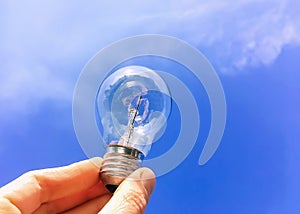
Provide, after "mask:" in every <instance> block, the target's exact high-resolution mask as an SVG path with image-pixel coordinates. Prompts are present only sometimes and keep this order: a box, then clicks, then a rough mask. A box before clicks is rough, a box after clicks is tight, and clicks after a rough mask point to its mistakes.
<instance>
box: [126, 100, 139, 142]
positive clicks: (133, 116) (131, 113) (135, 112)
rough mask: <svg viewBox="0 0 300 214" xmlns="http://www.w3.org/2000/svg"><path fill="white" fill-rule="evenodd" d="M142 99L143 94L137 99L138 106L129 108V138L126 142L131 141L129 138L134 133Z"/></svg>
mask: <svg viewBox="0 0 300 214" xmlns="http://www.w3.org/2000/svg"><path fill="white" fill-rule="evenodd" d="M141 100H142V95H140V96H139V98H138V101H137V107H136V108H130V110H129V120H128V133H127V139H126V141H127V142H126V143H127V144H128V143H129V140H130V138H131V136H132V134H133V130H134V121H135V119H136V116H137V115H138V112H139V111H138V110H139V107H140V104H141Z"/></svg>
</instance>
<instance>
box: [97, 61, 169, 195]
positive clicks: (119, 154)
mask: <svg viewBox="0 0 300 214" xmlns="http://www.w3.org/2000/svg"><path fill="white" fill-rule="evenodd" d="M170 108H171V98H170V94H169V90H168V87H167V85H166V83H165V82H164V81H163V79H162V78H161V77H160V76H159V75H158V74H157V73H156V72H154V71H153V70H151V69H149V68H146V67H142V66H127V67H123V68H120V69H118V70H117V71H115V72H114V73H112V74H111V75H110V76H108V77H107V78H106V79H105V80H104V81H103V82H102V84H101V86H100V88H99V91H98V94H97V100H96V114H97V117H98V119H99V121H101V125H102V129H103V130H101V128H100V130H101V131H102V135H103V139H104V141H105V142H106V143H107V144H108V145H107V147H106V148H107V153H106V155H105V156H104V161H103V165H102V168H101V178H102V180H103V182H104V183H105V185H106V186H107V188H108V189H109V190H110V191H112V192H113V191H114V190H115V189H116V188H117V186H118V185H119V184H120V183H121V182H122V180H124V179H125V178H126V177H127V176H128V175H129V174H130V173H131V172H132V171H134V170H135V169H137V168H138V167H139V166H140V162H141V160H142V159H143V158H144V157H145V156H147V154H148V152H149V150H150V148H151V145H152V143H153V142H155V141H156V140H158V139H159V138H160V137H161V135H162V134H163V132H164V130H165V127H166V121H167V117H168V115H169V113H170ZM101 125H100V126H101Z"/></svg>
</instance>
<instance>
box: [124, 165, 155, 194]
mask: <svg viewBox="0 0 300 214" xmlns="http://www.w3.org/2000/svg"><path fill="white" fill-rule="evenodd" d="M130 178H135V179H136V178H137V179H139V180H141V182H142V184H143V186H144V187H145V189H146V190H147V192H148V195H149V196H150V195H151V194H152V192H153V190H154V187H155V184H156V178H155V174H154V172H153V171H152V170H151V169H149V168H146V167H143V168H139V169H137V170H136V171H134V172H133V173H132V174H131V175H130V176H129V179H130Z"/></svg>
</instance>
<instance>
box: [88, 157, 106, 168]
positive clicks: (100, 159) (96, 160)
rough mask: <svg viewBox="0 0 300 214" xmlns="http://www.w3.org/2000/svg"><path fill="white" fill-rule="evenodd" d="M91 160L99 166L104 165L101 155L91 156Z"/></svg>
mask: <svg viewBox="0 0 300 214" xmlns="http://www.w3.org/2000/svg"><path fill="white" fill-rule="evenodd" d="M89 161H90V162H91V163H93V164H94V165H95V166H96V167H97V168H99V169H100V167H101V166H102V161H103V159H102V158H100V157H93V158H90V159H89Z"/></svg>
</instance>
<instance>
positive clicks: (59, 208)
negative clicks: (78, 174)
mask: <svg viewBox="0 0 300 214" xmlns="http://www.w3.org/2000/svg"><path fill="white" fill-rule="evenodd" d="M106 194H109V195H111V194H110V193H109V191H108V190H107V189H106V188H105V186H104V185H103V183H102V181H99V182H98V183H97V184H96V185H94V186H93V187H91V188H90V189H86V190H84V191H81V192H77V193H75V194H73V195H70V196H66V197H64V198H60V199H57V200H54V201H50V202H47V203H44V204H42V205H41V206H40V207H39V208H38V209H37V210H36V211H35V212H34V214H39V213H41V214H42V213H61V212H63V211H66V210H69V209H71V208H73V207H76V206H78V205H80V204H83V203H84V202H86V201H89V200H91V199H94V198H96V197H100V196H103V195H106Z"/></svg>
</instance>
